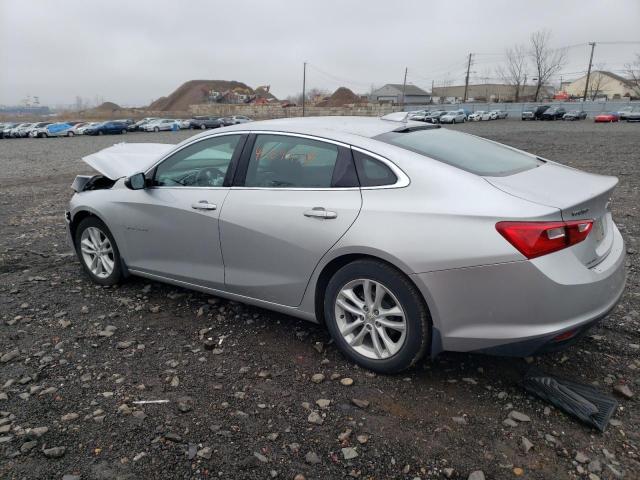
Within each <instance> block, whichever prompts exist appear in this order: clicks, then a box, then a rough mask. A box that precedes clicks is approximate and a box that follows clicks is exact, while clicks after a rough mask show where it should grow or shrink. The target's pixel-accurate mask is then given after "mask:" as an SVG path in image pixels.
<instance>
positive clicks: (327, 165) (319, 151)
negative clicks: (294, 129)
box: [245, 135, 340, 188]
mask: <svg viewBox="0 0 640 480" xmlns="http://www.w3.org/2000/svg"><path fill="white" fill-rule="evenodd" d="M339 153H340V150H339V148H338V146H336V145H334V144H332V143H325V142H321V141H318V140H312V139H308V138H302V137H289V136H286V135H258V137H257V138H256V142H255V144H254V147H253V151H252V152H251V157H250V159H249V165H248V169H247V176H246V181H245V186H247V187H262V188H330V187H332V186H333V178H334V170H335V169H336V164H338V160H339V157H340V155H339Z"/></svg>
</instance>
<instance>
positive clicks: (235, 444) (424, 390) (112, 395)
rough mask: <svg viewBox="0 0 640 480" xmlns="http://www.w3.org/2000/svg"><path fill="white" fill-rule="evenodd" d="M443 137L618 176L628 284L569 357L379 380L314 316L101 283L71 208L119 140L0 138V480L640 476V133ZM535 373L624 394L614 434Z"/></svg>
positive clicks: (167, 289)
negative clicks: (92, 160)
mask: <svg viewBox="0 0 640 480" xmlns="http://www.w3.org/2000/svg"><path fill="white" fill-rule="evenodd" d="M451 128H457V129H460V130H465V131H469V132H472V133H474V134H478V135H481V136H486V137H487V138H491V139H495V140H498V141H501V142H504V143H507V144H509V145H513V146H515V147H518V148H523V149H526V150H529V151H531V152H534V153H536V154H539V155H541V156H544V157H548V158H551V159H554V160H558V161H560V162H562V163H565V164H568V165H572V166H575V167H577V168H581V169H585V170H587V171H591V172H596V173H604V174H611V175H617V176H618V177H619V178H620V184H619V186H618V188H617V190H616V193H615V198H614V204H613V211H614V217H615V219H616V221H617V222H618V225H619V227H620V229H621V231H622V233H623V235H624V237H625V240H626V242H627V249H628V257H627V269H628V286H627V290H626V293H625V294H624V297H623V298H622V301H621V302H620V304H619V305H618V306H617V308H616V309H615V310H614V311H613V313H612V314H611V315H610V316H609V317H608V318H606V319H605V320H604V321H603V322H602V323H601V324H600V325H599V326H597V327H596V328H594V329H593V330H592V331H590V332H589V334H588V336H586V337H585V338H584V339H583V340H582V341H580V342H579V343H578V344H577V345H575V346H573V347H571V348H570V349H568V350H566V351H564V352H562V353H557V354H552V355H548V356H545V357H541V358H535V359H528V361H525V360H513V359H509V358H496V357H488V356H482V355H467V354H443V355H441V356H439V357H438V358H436V359H435V360H426V361H424V362H423V363H422V364H420V365H418V366H417V368H414V369H413V370H411V371H408V372H406V373H405V374H403V375H399V376H388V377H385V376H376V375H374V374H372V373H370V372H367V371H364V370H363V369H360V368H357V367H356V366H354V365H352V364H349V363H348V362H347V361H345V359H344V358H343V357H342V356H341V355H340V354H339V353H338V352H337V351H336V349H335V347H334V346H333V345H332V343H331V341H330V339H329V336H328V335H327V333H326V332H325V330H324V329H323V328H321V327H319V326H316V325H313V324H310V323H305V322H303V321H299V320H296V319H293V318H290V317H286V316H283V315H280V314H276V313H271V312H268V311H265V310H261V309H258V308H253V307H249V306H245V305H241V304H238V303H234V302H229V301H226V300H223V299H219V298H215V297H211V296H207V295H203V294H200V293H194V292H191V291H187V290H181V289H178V288H175V287H172V286H167V285H163V284H160V283H153V282H149V281H147V280H143V279H139V278H131V279H130V280H128V281H127V282H125V283H123V284H122V285H120V286H118V287H116V288H101V287H97V286H95V285H93V284H92V283H90V282H89V280H88V278H87V277H86V276H85V275H84V274H83V272H82V271H81V268H80V264H79V263H78V261H77V260H76V258H75V256H74V254H73V252H72V251H71V249H70V247H69V246H68V245H67V244H66V241H65V229H64V220H63V212H64V209H65V204H66V202H67V200H68V198H69V197H70V195H71V190H70V189H69V185H70V184H71V181H72V180H73V178H74V176H75V174H77V173H87V172H89V171H90V169H89V168H88V167H87V166H86V165H85V164H84V163H82V162H81V161H80V157H81V156H83V155H86V154H88V153H91V152H94V151H97V150H99V149H101V148H105V147H107V146H109V145H111V144H113V143H115V142H118V141H121V140H123V138H122V137H98V138H96V137H93V138H81V137H76V138H58V139H41V140H38V139H24V140H0V189H1V192H2V194H1V195H0V225H1V227H0V228H1V234H0V322H1V324H0V477H1V478H7V479H9V478H11V479H13V478H15V479H43V478H46V479H49V478H51V479H63V478H64V479H66V480H70V479H77V478H82V479H139V478H181V479H206V478H230V479H235V478H241V479H245V478H247V479H253V478H256V479H268V478H278V479H294V478H296V479H302V478H306V479H333V478H362V479H387V478H393V479H396V478H399V479H409V480H411V479H417V478H419V479H431V478H463V479H467V478H469V479H473V480H478V479H482V478H487V479H510V478H516V477H519V478H527V479H564V478H572V479H574V478H575V479H577V478H588V479H590V480H597V479H598V478H602V479H609V478H611V479H613V478H623V477H624V478H627V479H634V478H640V459H639V455H640V452H639V450H638V449H639V447H640V409H639V408H638V397H639V395H638V392H639V391H640V374H639V372H640V360H639V356H638V354H639V348H640V345H639V344H640V330H639V326H640V315H639V313H638V312H639V311H640V290H639V288H638V282H639V267H638V258H639V257H638V255H637V251H638V239H639V238H640V222H639V221H638V220H639V219H638V214H639V212H638V207H639V206H640V199H639V195H638V189H639V187H640V158H639V152H640V150H639V145H640V125H638V124H611V125H608V124H607V125H594V124H593V123H592V122H590V121H587V122H575V123H563V122H520V121H512V120H509V121H494V122H482V123H475V124H466V125H457V126H453V127H451ZM189 135H190V133H189V132H179V133H169V132H168V133H158V134H129V135H128V136H127V137H126V138H124V140H127V141H144V142H171V143H176V142H178V141H180V140H182V139H184V138H186V137H187V136H189ZM461 301H464V296H463V292H461ZM528 363H532V364H534V365H537V366H539V367H540V368H541V369H543V370H545V371H548V372H555V373H557V374H560V375H563V376H566V377H569V378H572V379H574V380H577V381H580V382H583V383H590V384H594V385H597V386H598V387H599V388H600V389H601V390H602V391H604V392H607V393H610V394H611V395H615V396H616V397H617V399H618V400H619V402H620V405H619V408H618V410H617V412H616V413H615V415H614V419H613V420H612V421H611V424H610V425H609V427H608V429H607V431H606V432H605V433H603V434H601V433H599V432H597V431H595V430H592V429H590V428H588V427H586V426H584V425H582V424H580V423H578V422H577V421H576V420H574V419H572V418H569V417H567V416H566V415H565V414H563V413H562V412H560V411H558V410H557V409H554V408H552V407H549V406H548V405H546V404H545V403H543V402H542V401H539V400H537V399H534V398H533V397H531V396H529V395H527V394H526V393H524V392H523V390H522V389H521V388H520V387H519V385H518V382H519V379H520V378H521V375H522V373H523V372H524V371H526V369H527V368H528V367H529V365H528ZM147 401H149V402H151V403H139V402H147ZM156 401H157V403H153V402H156ZM514 412H515V413H514Z"/></svg>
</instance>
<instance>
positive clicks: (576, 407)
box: [523, 368, 618, 432]
mask: <svg viewBox="0 0 640 480" xmlns="http://www.w3.org/2000/svg"><path fill="white" fill-rule="evenodd" d="M523 387H524V388H525V389H526V390H527V391H528V392H529V393H532V394H533V395H536V396H537V397H539V398H541V399H543V400H546V401H547V402H549V403H551V404H552V405H554V406H556V407H557V408H559V409H561V410H563V411H565V412H567V413H568V414H570V415H573V416H574V417H576V418H578V419H579V420H582V421H583V422H584V423H586V424H588V425H591V426H593V427H596V428H597V429H598V430H600V431H601V432H604V431H605V429H606V428H607V425H608V424H609V419H610V418H611V416H612V415H613V412H615V410H616V407H617V406H618V402H617V401H616V400H615V399H614V398H612V397H609V396H608V395H605V394H603V393H601V392H600V391H599V390H597V389H596V388H594V387H592V386H590V385H583V384H580V383H576V382H572V381H571V380H567V379H564V378H559V377H555V376H553V375H549V374H548V373H544V372H541V371H540V370H538V369H536V368H532V369H530V370H529V371H528V372H527V374H526V375H525V376H524V380H523Z"/></svg>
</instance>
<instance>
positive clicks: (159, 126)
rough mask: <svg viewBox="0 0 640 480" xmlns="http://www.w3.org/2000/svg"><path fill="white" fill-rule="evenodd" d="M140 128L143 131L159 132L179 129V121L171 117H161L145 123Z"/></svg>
mask: <svg viewBox="0 0 640 480" xmlns="http://www.w3.org/2000/svg"><path fill="white" fill-rule="evenodd" d="M142 129H143V130H144V131H145V132H161V131H171V130H174V129H180V123H179V122H178V121H177V120H174V119H172V118H161V119H159V120H155V121H153V122H149V123H147V124H145V125H144V126H143V127H142Z"/></svg>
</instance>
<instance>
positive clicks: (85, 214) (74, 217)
mask: <svg viewBox="0 0 640 480" xmlns="http://www.w3.org/2000/svg"><path fill="white" fill-rule="evenodd" d="M89 217H94V218H97V219H98V220H100V221H101V222H102V223H104V224H105V225H106V227H107V228H108V229H109V231H110V232H111V235H113V237H114V239H115V240H116V245H117V247H118V251H119V253H120V264H121V266H122V273H123V275H124V276H125V277H128V276H129V275H130V273H129V269H128V268H127V264H126V262H125V260H124V254H123V250H122V247H123V245H122V242H121V241H119V239H118V238H116V234H115V233H114V231H113V229H112V228H111V227H110V226H109V223H108V222H106V221H105V219H104V218H103V217H102V215H100V214H99V213H98V212H96V211H95V210H94V209H93V208H91V207H88V206H82V207H78V208H77V209H76V210H74V211H73V213H72V214H71V218H70V222H69V233H70V235H71V241H72V242H73V246H74V247H76V248H77V245H76V231H77V229H78V225H80V222H82V221H83V220H84V219H85V218H89Z"/></svg>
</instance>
